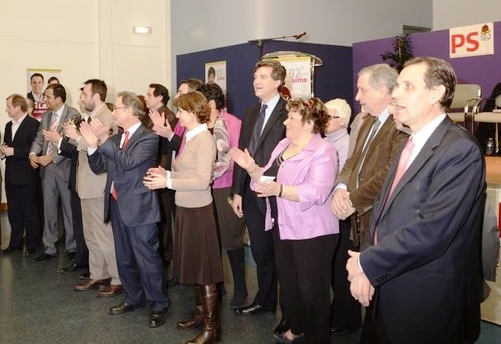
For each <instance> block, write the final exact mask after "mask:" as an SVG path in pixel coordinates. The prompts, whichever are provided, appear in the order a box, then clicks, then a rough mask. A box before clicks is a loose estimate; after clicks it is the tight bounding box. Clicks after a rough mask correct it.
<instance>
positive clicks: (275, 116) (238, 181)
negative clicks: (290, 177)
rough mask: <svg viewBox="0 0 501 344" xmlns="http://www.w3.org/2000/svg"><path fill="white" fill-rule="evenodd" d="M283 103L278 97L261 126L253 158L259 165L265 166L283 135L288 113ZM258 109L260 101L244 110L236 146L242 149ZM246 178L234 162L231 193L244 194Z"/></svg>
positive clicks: (245, 145) (253, 124)
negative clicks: (261, 129) (266, 119)
mask: <svg viewBox="0 0 501 344" xmlns="http://www.w3.org/2000/svg"><path fill="white" fill-rule="evenodd" d="M285 104H286V102H285V100H284V99H282V98H280V100H279V101H278V103H277V105H276V106H275V108H274V109H273V112H272V114H271V116H270V118H269V119H268V122H266V126H265V127H264V128H263V131H262V133H261V137H260V138H259V142H258V143H257V146H256V153H255V154H254V159H255V160H256V164H258V165H259V166H261V167H262V166H265V165H266V163H268V159H269V158H270V156H271V152H273V149H275V147H276V145H277V144H278V142H280V140H282V139H283V138H284V137H285V126H284V124H283V122H284V121H285V120H286V119H287V114H288V111H287V110H286V108H285ZM260 109H261V103H257V104H256V105H254V106H252V107H250V108H249V109H247V110H246V111H245V115H244V118H243V121H242V127H241V129H240V138H239V142H238V147H239V148H240V149H242V150H243V149H244V148H247V147H249V142H250V139H251V137H252V130H253V129H254V126H255V125H256V121H257V117H258V115H259V111H260ZM247 179H248V175H247V172H246V171H245V170H244V169H242V168H241V167H240V166H238V165H237V164H235V167H234V170H233V185H232V188H231V193H232V194H238V195H241V196H242V195H243V194H244V188H245V184H246V180H247Z"/></svg>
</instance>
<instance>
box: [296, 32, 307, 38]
mask: <svg viewBox="0 0 501 344" xmlns="http://www.w3.org/2000/svg"><path fill="white" fill-rule="evenodd" d="M304 36H306V31H303V32H301V33H300V34H297V35H294V38H295V39H300V38H301V37H304Z"/></svg>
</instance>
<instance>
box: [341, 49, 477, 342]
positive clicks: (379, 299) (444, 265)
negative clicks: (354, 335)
mask: <svg viewBox="0 0 501 344" xmlns="http://www.w3.org/2000/svg"><path fill="white" fill-rule="evenodd" d="M455 84H456V75H455V74H454V71H453V70H452V67H451V66H450V65H449V63H447V62H446V61H444V60H440V59H435V58H415V59H412V60H410V61H408V62H407V64H406V65H405V68H404V69H403V70H402V72H401V73H400V75H399V77H398V79H397V86H396V87H395V89H394V90H393V93H392V97H393V99H394V109H393V110H392V111H393V113H394V115H393V116H394V118H395V121H397V122H399V123H401V124H404V125H406V126H408V127H409V128H410V129H411V131H412V135H411V137H410V139H409V140H408V141H407V143H406V144H405V147H403V149H401V150H400V151H401V153H400V152H399V154H398V155H397V156H398V157H399V158H398V159H395V161H394V163H393V164H392V166H391V169H390V171H389V173H388V177H387V179H386V181H385V184H384V186H383V189H382V191H381V194H380V195H379V197H378V199H377V200H376V202H375V204H374V211H373V216H372V219H371V225H370V228H371V230H370V233H369V236H368V241H369V242H370V243H371V244H372V246H370V247H368V248H367V249H365V250H364V251H363V252H362V253H358V252H350V256H351V258H350V259H349V260H348V263H347V270H348V273H349V275H348V276H349V279H350V281H351V293H352V295H353V297H354V298H355V299H357V300H358V301H359V302H360V303H362V304H363V305H368V304H369V302H370V300H372V302H371V303H372V304H373V307H372V308H373V314H372V316H374V320H375V324H376V328H377V330H378V331H377V332H378V335H379V338H378V342H380V343H410V344H413V343H428V344H434V343H437V344H438V343H441V344H444V343H474V342H475V341H476V339H478V336H479V332H480V295H481V292H480V286H481V282H482V280H481V263H480V235H481V225H482V217H483V210H484V203H485V187H486V185H485V163H484V158H483V156H482V151H481V148H480V146H479V145H478V142H477V141H476V140H475V139H474V138H473V137H472V136H471V135H469V134H468V133H467V132H466V131H464V130H463V129H462V128H460V127H459V126H457V125H456V124H454V123H453V122H452V121H451V120H450V118H449V117H448V116H447V115H446V113H445V111H447V109H448V107H449V106H450V104H451V102H452V98H453V96H454V89H455ZM374 292H375V294H374Z"/></svg>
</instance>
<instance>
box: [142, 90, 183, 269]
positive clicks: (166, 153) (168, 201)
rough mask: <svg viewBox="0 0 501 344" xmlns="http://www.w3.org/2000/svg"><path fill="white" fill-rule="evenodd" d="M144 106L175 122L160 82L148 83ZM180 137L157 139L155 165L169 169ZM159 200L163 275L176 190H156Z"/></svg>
mask: <svg viewBox="0 0 501 344" xmlns="http://www.w3.org/2000/svg"><path fill="white" fill-rule="evenodd" d="M144 98H145V101H146V107H147V109H148V111H149V112H154V113H155V114H158V115H160V116H161V117H162V118H163V122H164V123H167V122H168V123H169V126H170V127H171V128H175V127H176V124H177V118H176V115H175V114H174V113H173V112H172V111H171V110H170V109H169V108H168V107H167V103H168V102H169V100H170V96H169V90H168V89H167V88H166V87H165V86H163V85H160V84H150V85H149V87H148V90H147V91H146V96H145V97H144ZM180 144H181V139H180V137H179V136H177V137H173V138H172V139H171V140H168V139H166V138H164V137H160V139H159V149H158V156H157V164H156V165H157V166H162V167H163V168H165V169H166V170H168V171H169V170H170V169H171V162H172V156H173V154H175V153H176V151H178V150H179V146H180ZM156 192H157V193H158V196H159V200H160V211H161V214H162V219H161V221H160V222H159V223H158V234H159V236H160V255H161V256H162V259H163V262H164V270H165V276H166V277H167V269H168V267H169V265H170V262H171V260H172V250H173V237H172V222H173V220H174V214H175V213H176V204H175V200H174V197H175V195H176V192H175V191H174V190H171V189H169V188H165V189H160V190H158V191H156Z"/></svg>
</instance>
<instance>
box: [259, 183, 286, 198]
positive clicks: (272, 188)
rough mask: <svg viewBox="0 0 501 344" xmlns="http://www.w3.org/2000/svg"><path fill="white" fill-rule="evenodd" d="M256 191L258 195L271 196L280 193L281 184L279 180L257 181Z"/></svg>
mask: <svg viewBox="0 0 501 344" xmlns="http://www.w3.org/2000/svg"><path fill="white" fill-rule="evenodd" d="M254 191H256V192H257V196H258V197H270V196H279V195H280V184H278V183H277V182H256V184H255V186H254Z"/></svg>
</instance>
